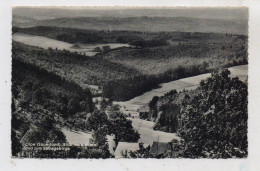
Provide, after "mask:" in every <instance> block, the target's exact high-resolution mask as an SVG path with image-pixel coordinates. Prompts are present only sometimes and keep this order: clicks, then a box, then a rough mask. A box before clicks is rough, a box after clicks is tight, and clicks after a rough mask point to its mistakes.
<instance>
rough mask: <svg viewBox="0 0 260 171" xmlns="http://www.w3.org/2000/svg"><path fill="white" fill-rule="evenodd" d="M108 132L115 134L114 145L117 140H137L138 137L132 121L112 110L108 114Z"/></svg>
mask: <svg viewBox="0 0 260 171" xmlns="http://www.w3.org/2000/svg"><path fill="white" fill-rule="evenodd" d="M109 120H110V125H109V128H110V129H109V131H110V134H113V135H115V139H114V140H115V143H116V146H117V144H118V142H120V141H122V142H137V141H138V139H139V138H140V135H139V134H138V132H137V131H136V130H135V129H134V128H133V126H132V121H130V120H127V119H126V117H125V116H124V115H123V114H122V113H120V112H117V111H115V112H112V113H111V114H110V115H109Z"/></svg>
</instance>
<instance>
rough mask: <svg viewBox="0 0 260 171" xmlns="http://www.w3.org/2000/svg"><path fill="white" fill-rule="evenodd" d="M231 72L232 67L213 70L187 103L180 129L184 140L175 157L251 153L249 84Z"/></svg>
mask: <svg viewBox="0 0 260 171" xmlns="http://www.w3.org/2000/svg"><path fill="white" fill-rule="evenodd" d="M229 75H230V71H228V70H222V71H215V72H213V73H212V76H211V77H210V78H208V79H207V80H205V81H202V82H201V83H200V86H199V88H198V94H197V95H196V96H194V97H193V98H191V99H190V100H189V102H188V103H184V104H183V106H182V111H181V113H180V115H179V122H180V125H179V129H178V131H177V133H178V134H179V136H180V137H181V138H182V140H183V141H182V143H181V144H180V145H179V146H176V147H175V151H177V152H176V153H175V154H174V155H175V156H172V157H189V158H199V157H210V158H231V157H246V156H247V146H248V142H247V119H248V111H247V104H248V101H247V96H248V91H247V84H246V83H244V82H242V81H240V80H239V79H238V78H237V77H236V78H230V77H229Z"/></svg>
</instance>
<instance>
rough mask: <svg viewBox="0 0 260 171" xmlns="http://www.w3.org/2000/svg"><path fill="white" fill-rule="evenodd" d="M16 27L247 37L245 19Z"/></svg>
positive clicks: (104, 20)
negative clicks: (203, 33) (178, 32)
mask: <svg viewBox="0 0 260 171" xmlns="http://www.w3.org/2000/svg"><path fill="white" fill-rule="evenodd" d="M13 26H16V27H34V26H54V27H67V28H77V29H91V30H110V31H111V30H130V31H142V32H145V31H147V32H163V31H166V32H171V31H181V32H205V33H211V32H212V33H230V34H243V35H247V34H248V20H246V19H212V18H210V19H208V18H191V17H146V16H143V17H127V18H115V17H77V18H55V19H49V20H38V21H32V22H26V23H21V22H17V21H13Z"/></svg>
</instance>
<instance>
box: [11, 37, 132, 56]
mask: <svg viewBox="0 0 260 171" xmlns="http://www.w3.org/2000/svg"><path fill="white" fill-rule="evenodd" d="M12 38H13V40H14V41H17V42H21V43H24V44H27V45H30V46H37V47H40V48H43V49H48V48H52V49H57V50H68V51H70V52H72V53H73V52H77V53H79V54H84V55H86V56H94V55H96V54H98V53H99V52H95V48H97V47H98V48H102V47H103V46H109V47H110V49H116V48H120V47H129V46H130V45H128V44H122V43H121V44H120V43H109V44H94V45H93V44H91V45H87V44H77V47H75V45H73V44H70V43H66V42H62V41H58V40H54V39H50V38H47V37H42V36H34V35H29V34H21V33H16V34H14V35H13V36H12Z"/></svg>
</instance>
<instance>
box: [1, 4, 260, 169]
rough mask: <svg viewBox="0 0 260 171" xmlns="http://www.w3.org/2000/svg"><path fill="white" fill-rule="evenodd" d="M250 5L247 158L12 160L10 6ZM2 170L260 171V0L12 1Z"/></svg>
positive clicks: (6, 26) (6, 24)
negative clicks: (259, 67)
mask: <svg viewBox="0 0 260 171" xmlns="http://www.w3.org/2000/svg"><path fill="white" fill-rule="evenodd" d="M115 5H116V6H248V7H249V16H250V19H249V156H248V158H247V159H228V160H210V159H200V160H191V159H165V160H155V159H149V160H146V159H138V160H134V159H133V160H126V159H120V160H109V159H108V160H100V159H99V160H86V159H80V160H77V159H74V160H63V159H56V160H54V159H44V160H39V159H12V158H11V157H10V156H11V150H10V148H11V147H10V116H11V115H10V103H11V93H10V90H11V51H10V50H11V7H12V6H115ZM0 13H1V15H0V17H1V18H0V22H1V24H0V28H1V35H0V41H1V46H0V54H1V62H0V69H1V72H0V73H1V77H0V78H1V79H0V112H1V113H0V147H1V149H0V157H1V158H0V170H18V169H22V170H26V171H28V170H37V171H38V170H45V171H46V170H54V169H59V170H61V169H62V170H70V171H71V170H72V169H73V170H74V169H75V170H76V169H77V170H78V169H82V170H83V169H84V170H89V169H91V170H111V171H112V170H113V171H114V170H129V171H131V170H149V171H151V170H154V171H157V170H178V171H180V170H212V171H213V170H214V171H215V170H216V171H222V170H228V171H233V170H234V171H238V170H239V171H253V170H255V171H257V170H258V171H259V170H260V164H259V163H258V162H259V161H260V160H259V159H260V157H259V156H260V155H259V152H260V150H259V144H260V138H259V134H260V129H259V128H260V126H259V125H260V123H259V122H260V113H259V109H258V107H260V77H259V74H258V72H259V71H260V70H259V69H258V66H260V65H259V63H260V55H258V54H259V53H258V50H259V49H260V41H259V40H260V33H259V30H260V1H259V0H186V1H184V0H110V1H105V0H91V1H90V0H67V1H61V0H41V1H39V0H13V1H11V2H10V1H8V0H7V1H2V3H1V6H0Z"/></svg>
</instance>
